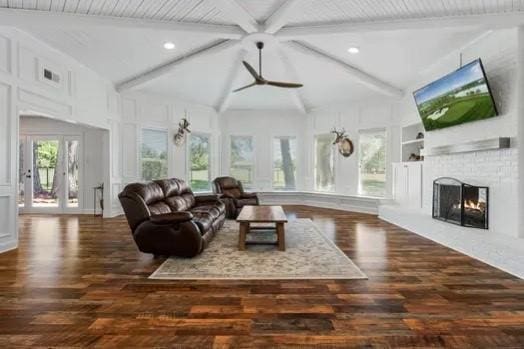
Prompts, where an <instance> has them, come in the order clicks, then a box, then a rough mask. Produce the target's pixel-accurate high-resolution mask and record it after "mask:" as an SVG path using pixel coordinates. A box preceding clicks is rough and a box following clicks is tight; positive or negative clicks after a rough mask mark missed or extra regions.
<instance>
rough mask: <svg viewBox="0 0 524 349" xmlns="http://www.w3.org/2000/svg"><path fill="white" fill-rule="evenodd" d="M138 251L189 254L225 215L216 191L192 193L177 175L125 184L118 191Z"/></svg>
mask: <svg viewBox="0 0 524 349" xmlns="http://www.w3.org/2000/svg"><path fill="white" fill-rule="evenodd" d="M118 198H119V199H120V203H121V204H122V207H123V208H124V212H125V215H126V218H127V222H128V223H129V226H130V228H131V230H132V232H133V238H134V240H135V242H136V244H137V246H138V248H139V250H140V251H142V252H145V253H153V254H154V255H175V256H180V257H193V256H196V255H198V254H199V253H200V252H202V251H203V250H204V248H206V246H207V245H208V244H209V242H210V241H211V239H212V238H213V237H214V235H215V234H216V232H217V231H218V230H219V229H220V228H221V227H222V225H223V224H224V221H225V218H226V212H225V205H224V203H223V202H221V201H220V200H219V199H218V197H217V195H206V196H195V195H194V194H193V192H192V191H191V189H190V188H189V187H188V186H187V184H186V183H185V182H184V181H183V180H181V179H176V178H173V179H165V180H158V181H154V182H150V183H133V184H129V185H127V186H126V187H125V188H124V190H123V191H122V192H121V193H120V194H119V195H118Z"/></svg>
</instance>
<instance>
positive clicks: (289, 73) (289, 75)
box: [277, 46, 308, 114]
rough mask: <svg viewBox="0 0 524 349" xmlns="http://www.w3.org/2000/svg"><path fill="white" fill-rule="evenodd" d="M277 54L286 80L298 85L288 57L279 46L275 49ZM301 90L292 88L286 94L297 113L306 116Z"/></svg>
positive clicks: (295, 73) (295, 72) (296, 75)
mask: <svg viewBox="0 0 524 349" xmlns="http://www.w3.org/2000/svg"><path fill="white" fill-rule="evenodd" d="M277 54H278V57H279V58H280V60H281V61H282V64H283V65H284V71H285V76H286V79H289V80H290V81H295V82H297V83H300V80H299V78H298V74H297V71H296V69H295V67H294V66H293V64H291V61H290V60H289V57H288V56H287V54H286V53H285V52H284V50H283V48H282V47H281V46H280V47H278V48H277ZM301 90H302V89H300V88H292V89H288V92H289V95H290V97H291V100H292V101H293V104H294V105H295V106H296V107H297V109H298V111H299V112H300V113H302V114H307V111H308V108H307V107H306V103H304V96H303V94H302V91H301Z"/></svg>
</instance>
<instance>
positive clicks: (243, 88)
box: [233, 82, 257, 93]
mask: <svg viewBox="0 0 524 349" xmlns="http://www.w3.org/2000/svg"><path fill="white" fill-rule="evenodd" d="M256 84H257V83H256V82H254V83H252V84H249V85H246V86H243V87H240V88H237V89H236V90H233V93H235V92H238V91H242V90H245V89H246V88H250V87H253V86H255V85H256Z"/></svg>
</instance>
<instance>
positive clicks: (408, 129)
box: [400, 123, 424, 162]
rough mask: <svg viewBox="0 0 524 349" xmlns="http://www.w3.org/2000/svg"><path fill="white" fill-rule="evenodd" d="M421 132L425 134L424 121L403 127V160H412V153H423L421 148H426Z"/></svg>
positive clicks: (401, 144)
mask: <svg viewBox="0 0 524 349" xmlns="http://www.w3.org/2000/svg"><path fill="white" fill-rule="evenodd" d="M420 134H422V135H424V126H423V125H422V123H416V124H412V125H408V126H404V127H402V135H401V142H400V149H401V156H402V158H401V161H402V162H407V161H410V159H409V158H410V156H411V154H415V155H421V149H423V148H424V138H419V137H420V136H419V135H420Z"/></svg>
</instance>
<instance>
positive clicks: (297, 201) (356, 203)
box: [258, 192, 380, 215]
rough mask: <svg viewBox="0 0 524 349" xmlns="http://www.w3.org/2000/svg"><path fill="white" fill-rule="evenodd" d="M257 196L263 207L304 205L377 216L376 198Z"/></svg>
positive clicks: (293, 194) (306, 194)
mask: <svg viewBox="0 0 524 349" xmlns="http://www.w3.org/2000/svg"><path fill="white" fill-rule="evenodd" d="M258 194H259V198H260V201H261V203H262V204H263V205H305V206H312V207H320V208H331V209H337V210H342V211H348V212H358V213H367V214H374V215H376V214H378V205H379V202H380V200H379V199H377V198H369V197H363V196H349V195H337V194H330V193H314V192H263V193H258Z"/></svg>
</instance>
